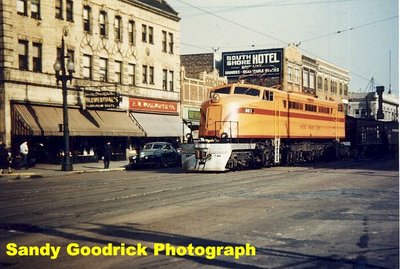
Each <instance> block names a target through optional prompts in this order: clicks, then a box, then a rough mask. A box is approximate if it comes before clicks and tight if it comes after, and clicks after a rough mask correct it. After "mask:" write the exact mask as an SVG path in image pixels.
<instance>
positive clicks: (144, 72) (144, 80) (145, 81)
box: [142, 65, 147, 84]
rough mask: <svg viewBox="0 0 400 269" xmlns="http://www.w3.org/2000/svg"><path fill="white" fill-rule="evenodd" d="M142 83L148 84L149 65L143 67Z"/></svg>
mask: <svg viewBox="0 0 400 269" xmlns="http://www.w3.org/2000/svg"><path fill="white" fill-rule="evenodd" d="M142 83H143V84H147V65H143V68H142Z"/></svg>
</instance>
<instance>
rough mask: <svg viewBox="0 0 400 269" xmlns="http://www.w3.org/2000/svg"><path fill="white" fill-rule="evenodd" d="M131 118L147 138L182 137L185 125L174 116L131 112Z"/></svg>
mask: <svg viewBox="0 0 400 269" xmlns="http://www.w3.org/2000/svg"><path fill="white" fill-rule="evenodd" d="M131 114H132V116H133V117H134V118H135V120H136V121H137V122H138V123H139V124H140V126H141V127H142V129H143V130H144V131H145V133H146V136H147V137H182V135H184V129H183V128H185V130H187V127H186V125H184V124H183V122H182V119H181V118H180V117H179V116H175V115H160V114H147V113H136V112H132V113H131Z"/></svg>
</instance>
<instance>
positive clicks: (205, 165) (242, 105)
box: [182, 83, 345, 171]
mask: <svg viewBox="0 0 400 269" xmlns="http://www.w3.org/2000/svg"><path fill="white" fill-rule="evenodd" d="M200 114H201V118H200V128H199V136H200V138H201V139H200V140H199V141H198V142H196V143H189V144H186V145H184V147H183V151H182V165H183V169H184V170H186V171H226V170H241V169H244V168H252V167H263V166H269V165H273V164H280V163H288V164H290V163H298V162H303V161H312V160H318V159H321V158H331V157H334V156H335V155H336V152H337V146H336V145H338V143H337V142H338V141H340V140H341V139H343V138H344V137H345V115H344V111H343V104H338V103H336V102H330V101H324V100H320V99H317V98H314V97H311V96H306V95H301V94H296V93H288V92H283V91H279V90H277V89H274V88H267V87H262V86H257V85H252V84H241V83H237V84H228V85H223V86H219V87H216V88H214V89H212V90H211V91H210V98H209V100H207V101H205V102H203V104H202V106H201V109H200ZM189 140H191V137H189Z"/></svg>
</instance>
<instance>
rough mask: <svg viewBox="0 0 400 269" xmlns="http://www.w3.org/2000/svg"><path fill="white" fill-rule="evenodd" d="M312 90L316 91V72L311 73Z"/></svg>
mask: <svg viewBox="0 0 400 269" xmlns="http://www.w3.org/2000/svg"><path fill="white" fill-rule="evenodd" d="M309 83H310V89H313V90H314V89H315V73H314V71H310V81H309Z"/></svg>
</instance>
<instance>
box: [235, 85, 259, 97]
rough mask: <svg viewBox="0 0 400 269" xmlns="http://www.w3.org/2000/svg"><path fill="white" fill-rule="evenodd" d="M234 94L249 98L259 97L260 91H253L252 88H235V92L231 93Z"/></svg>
mask: <svg viewBox="0 0 400 269" xmlns="http://www.w3.org/2000/svg"><path fill="white" fill-rule="evenodd" d="M233 93H234V94H245V95H250V96H256V97H258V96H260V90H258V89H253V88H247V87H235V90H234V92H233Z"/></svg>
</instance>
